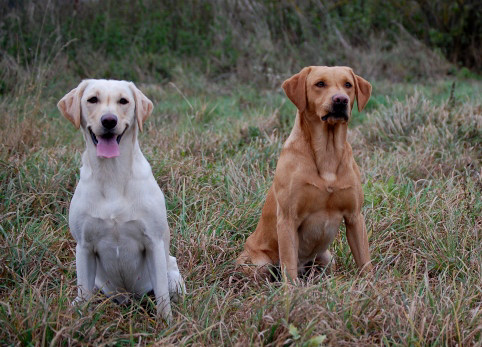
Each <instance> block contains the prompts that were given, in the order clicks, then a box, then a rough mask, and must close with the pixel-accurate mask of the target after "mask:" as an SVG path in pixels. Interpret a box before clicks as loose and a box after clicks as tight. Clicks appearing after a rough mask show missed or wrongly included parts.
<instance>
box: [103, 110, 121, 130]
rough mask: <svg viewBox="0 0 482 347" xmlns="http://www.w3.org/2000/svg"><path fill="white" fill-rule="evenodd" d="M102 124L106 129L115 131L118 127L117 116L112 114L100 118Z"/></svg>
mask: <svg viewBox="0 0 482 347" xmlns="http://www.w3.org/2000/svg"><path fill="white" fill-rule="evenodd" d="M100 122H101V123H102V125H103V126H104V128H106V129H113V128H115V126H116V125H117V116H116V115H113V114H111V113H107V114H104V115H103V116H102V117H101V118H100Z"/></svg>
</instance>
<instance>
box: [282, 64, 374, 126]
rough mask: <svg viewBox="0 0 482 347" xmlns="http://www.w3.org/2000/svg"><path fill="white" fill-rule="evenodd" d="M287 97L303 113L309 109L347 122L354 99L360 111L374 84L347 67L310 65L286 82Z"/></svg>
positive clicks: (323, 117)
mask: <svg viewBox="0 0 482 347" xmlns="http://www.w3.org/2000/svg"><path fill="white" fill-rule="evenodd" d="M283 89H284V91H285V93H286V95H287V96H288V98H289V99H290V100H291V101H292V102H293V103H294V104H295V105H296V107H297V108H298V110H299V112H300V114H302V113H305V112H308V113H309V114H312V115H316V116H318V117H319V118H320V119H321V120H322V121H324V122H328V123H330V124H334V123H336V122H340V121H341V122H346V121H348V119H349V118H350V116H351V110H352V108H353V104H354V102H355V98H356V99H357V103H358V110H359V111H361V110H363V108H364V107H365V105H366V104H367V102H368V99H370V95H371V92H372V86H371V84H370V83H369V82H367V81H366V80H364V79H363V78H361V77H360V76H357V75H355V73H354V72H353V70H352V69H351V68H349V67H346V66H333V67H328V66H310V67H305V68H304V69H303V70H301V71H300V72H299V73H297V74H296V75H294V76H292V77H291V78H289V79H287V80H286V81H284V82H283Z"/></svg>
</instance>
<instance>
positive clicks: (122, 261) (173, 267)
mask: <svg viewBox="0 0 482 347" xmlns="http://www.w3.org/2000/svg"><path fill="white" fill-rule="evenodd" d="M57 106H58V108H59V110H60V112H61V113H62V115H63V116H64V117H66V118H67V119H68V120H70V121H71V122H72V123H73V124H74V125H75V126H76V127H77V128H79V127H80V128H81V130H82V133H83V135H84V139H85V142H86V146H87V148H86V150H85V152H84V154H83V156H82V164H83V166H82V168H81V169H80V181H79V184H78V185H77V188H76V190H75V193H74V196H73V198H72V202H71V204H70V213H69V226H70V231H71V233H72V235H73V236H74V238H75V239H76V241H77V246H76V266H77V283H78V296H77V298H76V299H75V302H79V301H83V300H87V299H89V298H90V297H91V295H92V292H93V291H94V288H98V289H101V290H102V291H103V292H104V293H105V294H106V295H108V296H110V295H113V294H118V293H125V292H130V293H134V294H137V295H143V294H145V293H147V292H149V291H151V290H154V294H155V297H156V303H157V312H158V314H160V315H162V317H163V318H165V319H166V320H167V321H170V319H171V316H172V314H171V305H170V295H171V296H173V297H177V296H178V295H181V294H182V293H183V292H184V291H185V287H184V282H183V279H182V277H181V274H180V273H179V269H178V267H177V263H176V258H174V257H171V256H169V239H170V234H169V226H168V224H167V218H166V207H165V203H164V195H163V194H162V191H161V189H160V188H159V186H158V185H157V182H156V180H155V179H154V176H153V175H152V171H151V167H150V165H149V163H148V162H147V160H146V159H145V158H144V156H143V155H142V153H141V150H140V148H139V143H138V142H137V131H138V129H139V130H142V124H143V122H144V121H145V120H146V118H147V117H148V116H149V115H150V114H151V112H152V108H153V106H152V102H151V101H150V100H149V99H148V98H147V97H146V96H145V95H144V94H142V92H141V91H140V90H139V89H137V87H136V86H135V85H134V84H133V83H132V82H126V81H113V80H84V81H82V82H81V83H80V84H79V86H78V87H77V88H75V89H74V90H72V91H71V92H70V93H68V94H67V95H65V96H64V97H63V98H62V99H61V100H60V101H59V103H58V105H57ZM117 298H118V296H117ZM123 299H124V297H122V296H121V300H123Z"/></svg>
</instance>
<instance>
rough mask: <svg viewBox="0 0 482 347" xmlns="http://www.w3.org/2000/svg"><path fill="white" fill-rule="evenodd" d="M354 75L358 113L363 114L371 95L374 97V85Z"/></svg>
mask: <svg viewBox="0 0 482 347" xmlns="http://www.w3.org/2000/svg"><path fill="white" fill-rule="evenodd" d="M352 74H353V77H354V78H355V95H356V102H357V104H358V111H359V112H361V111H362V110H363V109H364V108H365V106H366V104H367V102H368V100H369V99H370V95H372V85H371V84H370V82H368V81H367V80H365V79H364V78H362V77H360V76H358V75H355V73H354V72H353V71H352Z"/></svg>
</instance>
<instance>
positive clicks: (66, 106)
mask: <svg viewBox="0 0 482 347" xmlns="http://www.w3.org/2000/svg"><path fill="white" fill-rule="evenodd" d="M87 84H89V80H84V81H82V82H80V84H79V85H78V86H77V88H75V89H72V90H71V91H70V92H69V93H68V94H66V95H65V96H64V97H63V98H62V99H60V101H59V102H58V103H57V107H58V108H59V110H60V113H62V115H63V116H64V117H65V118H67V119H68V120H69V121H71V122H72V124H74V125H75V127H76V128H77V129H79V127H80V114H81V109H80V99H81V98H82V95H83V94H84V90H85V87H87Z"/></svg>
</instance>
